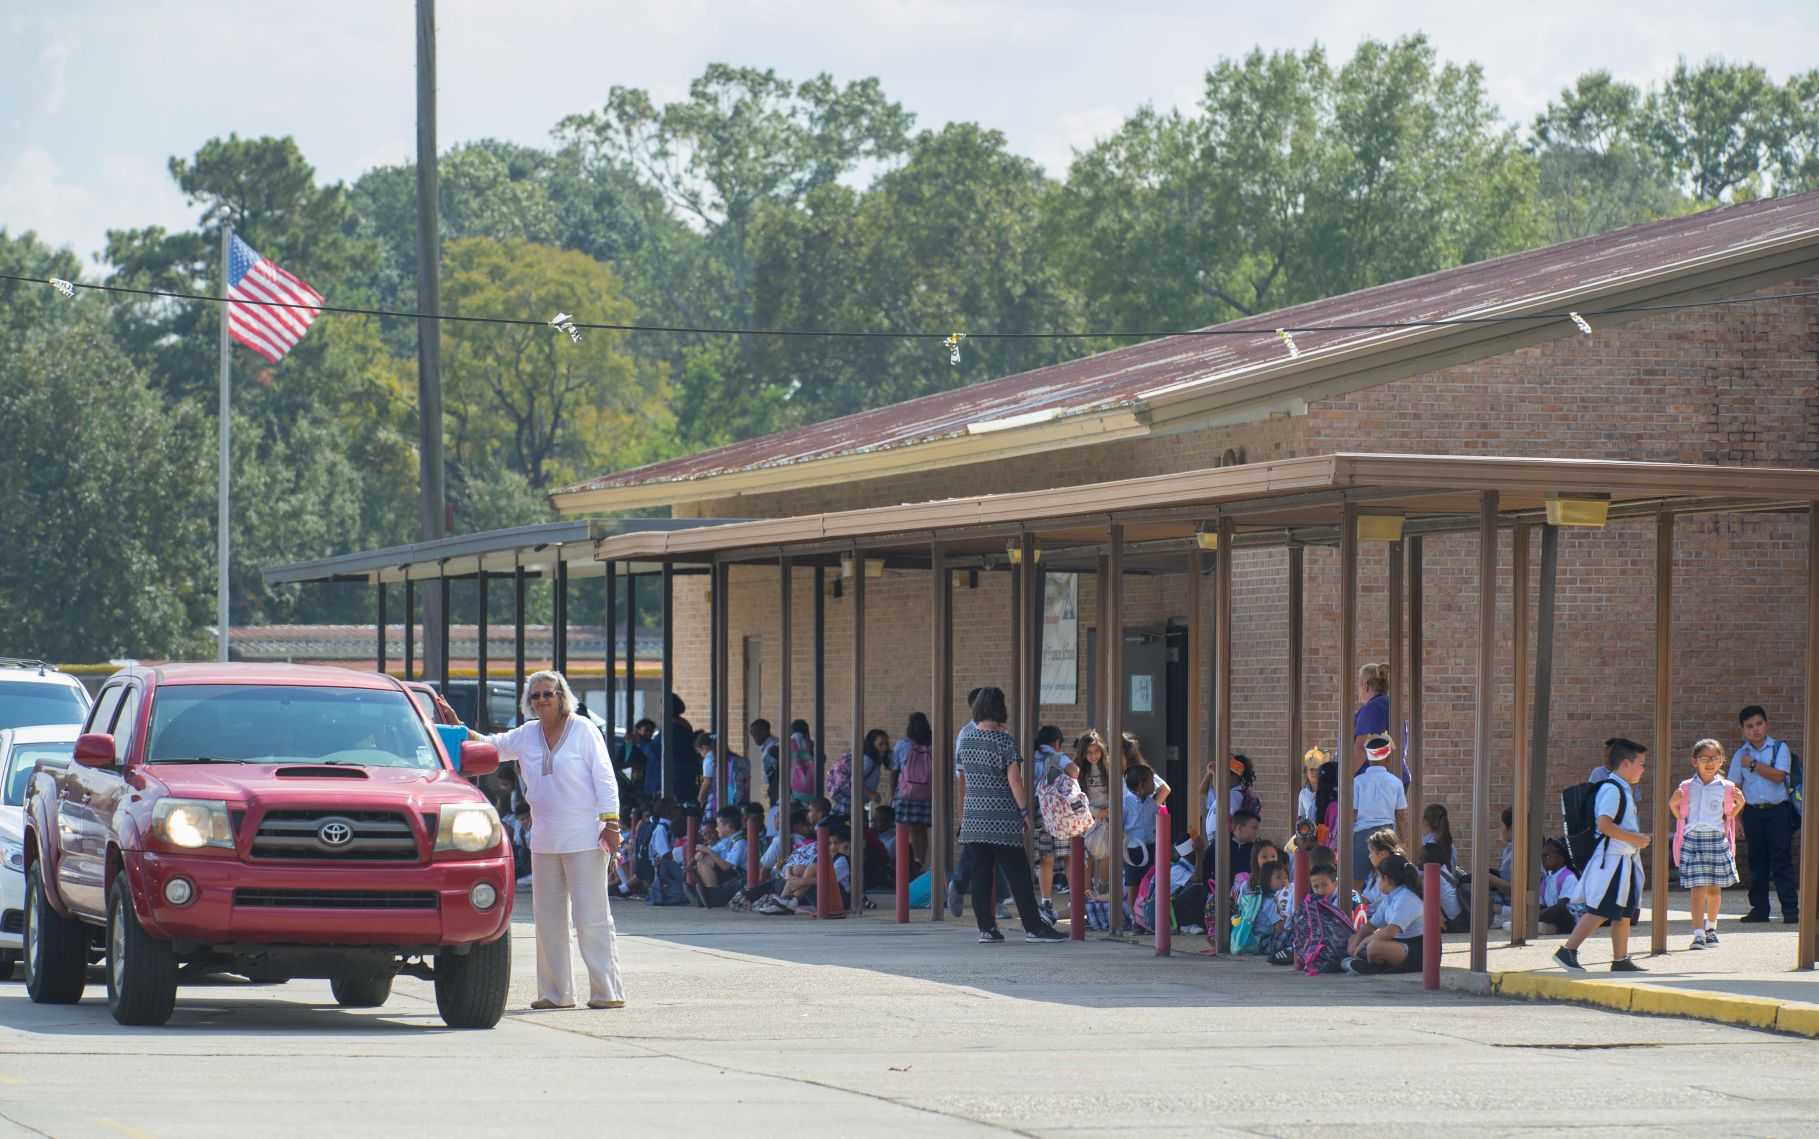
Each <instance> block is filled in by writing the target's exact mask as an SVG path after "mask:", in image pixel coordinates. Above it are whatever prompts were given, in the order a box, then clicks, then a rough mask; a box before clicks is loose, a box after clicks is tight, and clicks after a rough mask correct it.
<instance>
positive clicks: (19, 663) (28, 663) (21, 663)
mask: <svg viewBox="0 0 1819 1139" xmlns="http://www.w3.org/2000/svg"><path fill="white" fill-rule="evenodd" d="M0 668H31V669H36V670H37V671H38V675H39V676H43V675H44V674H45V673H47V672H56V671H57V666H56V665H54V664H46V663H44V662H43V661H41V660H32V659H30V658H29V657H0Z"/></svg>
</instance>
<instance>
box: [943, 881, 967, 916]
mask: <svg viewBox="0 0 1819 1139" xmlns="http://www.w3.org/2000/svg"><path fill="white" fill-rule="evenodd" d="M964 903H965V898H964V897H963V896H962V895H961V893H960V883H958V882H949V883H948V884H947V912H948V913H950V914H953V915H954V916H955V917H959V916H960V911H961V909H962V907H963V905H964Z"/></svg>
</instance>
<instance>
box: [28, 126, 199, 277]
mask: <svg viewBox="0 0 1819 1139" xmlns="http://www.w3.org/2000/svg"><path fill="white" fill-rule="evenodd" d="M190 212H191V211H190V210H189V208H188V207H187V206H186V205H185V203H184V201H183V195H182V193H181V192H179V191H178V190H177V188H176V187H175V186H174V185H172V184H171V182H170V179H169V177H168V176H167V175H166V174H165V172H164V171H163V170H162V169H161V168H160V167H159V166H158V165H157V164H155V163H147V162H145V161H144V160H142V159H140V158H139V157H137V156H132V155H125V154H108V155H104V156H102V157H101V159H100V162H99V176H98V177H97V178H96V179H95V180H93V181H88V180H83V179H78V178H75V177H73V176H71V175H70V174H68V173H67V172H66V171H65V170H64V169H63V167H62V166H61V165H59V164H58V162H57V160H56V159H55V158H54V157H52V156H51V154H50V153H49V152H48V151H46V150H45V149H44V148H42V147H39V146H28V147H26V148H25V149H24V150H23V151H21V152H20V153H19V155H18V156H17V157H16V158H15V159H14V160H13V163H12V165H11V166H8V167H6V168H5V169H4V170H0V225H3V226H5V227H6V228H7V229H8V230H9V231H10V232H13V233H22V232H24V231H26V230H31V231H33V232H36V233H37V235H38V238H39V240H41V241H43V242H45V243H46V244H47V245H53V246H70V247H73V248H74V249H75V250H76V252H78V253H81V254H85V255H86V254H92V253H96V252H98V251H99V249H100V247H101V242H102V236H103V234H104V233H105V232H106V231H107V230H109V229H125V228H129V227H134V226H142V225H162V226H165V227H167V228H174V227H179V226H183V225H185V224H188V222H189V221H190Z"/></svg>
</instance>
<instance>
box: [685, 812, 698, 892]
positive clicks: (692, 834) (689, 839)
mask: <svg viewBox="0 0 1819 1139" xmlns="http://www.w3.org/2000/svg"><path fill="white" fill-rule="evenodd" d="M700 841H701V820H700V819H699V818H697V817H696V816H694V815H690V816H689V817H688V829H687V830H686V831H685V832H683V838H682V857H683V863H682V869H683V877H684V878H685V879H687V880H688V881H689V882H691V883H692V882H694V881H695V847H696V845H697V844H699V843H700Z"/></svg>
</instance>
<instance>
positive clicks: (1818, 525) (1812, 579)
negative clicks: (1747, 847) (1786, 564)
mask: <svg viewBox="0 0 1819 1139" xmlns="http://www.w3.org/2000/svg"><path fill="white" fill-rule="evenodd" d="M1805 746H1806V754H1807V755H1819V750H1816V749H1819V502H1816V503H1814V504H1812V506H1811V507H1810V508H1809V509H1808V511H1807V519H1806V739H1805ZM1666 758H1667V757H1666V756H1661V757H1660V758H1659V759H1657V760H1656V762H1657V763H1659V762H1661V761H1662V760H1665V759H1666ZM1815 818H1819V811H1815V810H1814V808H1813V805H1812V804H1811V803H1808V804H1807V806H1806V809H1805V810H1804V811H1802V812H1801V813H1800V882H1799V886H1800V897H1801V898H1802V899H1803V900H1804V901H1803V904H1802V905H1801V907H1800V932H1799V934H1798V936H1797V939H1796V940H1797V942H1798V945H1797V946H1796V953H1797V956H1798V960H1797V961H1796V964H1797V965H1798V967H1799V968H1801V969H1811V968H1812V967H1813V958H1814V955H1815V949H1816V948H1819V925H1816V924H1815V923H1816V922H1819V912H1816V911H1819V822H1815Z"/></svg>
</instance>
